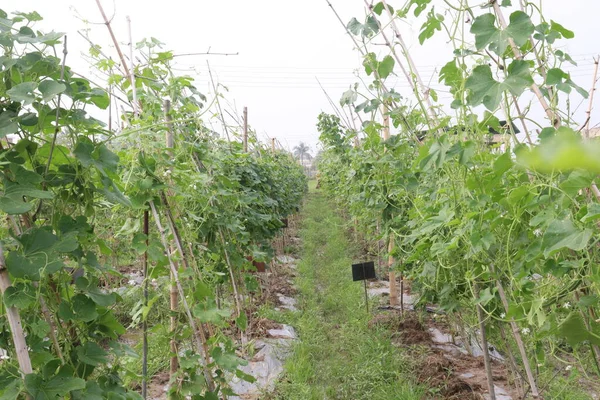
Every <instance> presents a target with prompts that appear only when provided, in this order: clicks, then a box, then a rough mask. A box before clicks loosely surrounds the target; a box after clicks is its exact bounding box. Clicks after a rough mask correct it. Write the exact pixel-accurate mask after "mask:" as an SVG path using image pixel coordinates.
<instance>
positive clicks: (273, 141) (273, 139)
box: [271, 138, 275, 153]
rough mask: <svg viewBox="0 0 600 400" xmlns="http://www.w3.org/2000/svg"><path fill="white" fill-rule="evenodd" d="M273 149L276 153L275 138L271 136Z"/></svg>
mask: <svg viewBox="0 0 600 400" xmlns="http://www.w3.org/2000/svg"><path fill="white" fill-rule="evenodd" d="M271 151H272V152H273V153H275V138H271Z"/></svg>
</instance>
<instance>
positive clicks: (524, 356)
mask: <svg viewBox="0 0 600 400" xmlns="http://www.w3.org/2000/svg"><path fill="white" fill-rule="evenodd" d="M492 272H494V271H493V267H492ZM496 288H497V289H498V294H499V295H500V300H502V305H503V306H504V310H505V311H506V313H508V312H509V305H508V300H507V299H506V293H505V292H504V287H503V286H502V283H501V282H500V279H499V278H497V279H496ZM510 326H511V328H512V333H513V336H514V338H515V341H516V342H517V347H518V349H519V353H520V354H521V358H522V360H523V367H524V368H525V374H527V381H528V382H529V387H530V388H531V396H532V397H533V398H534V399H538V398H539V397H540V394H539V391H538V388H537V385H536V383H535V378H534V376H533V372H532V370H531V365H530V363H529V358H528V357H527V351H526V350H525V344H524V343H523V339H522V338H521V333H520V332H519V326H518V325H517V323H516V322H515V320H514V318H511V319H510Z"/></svg>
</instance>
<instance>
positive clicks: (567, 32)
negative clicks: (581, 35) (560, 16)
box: [550, 20, 575, 39]
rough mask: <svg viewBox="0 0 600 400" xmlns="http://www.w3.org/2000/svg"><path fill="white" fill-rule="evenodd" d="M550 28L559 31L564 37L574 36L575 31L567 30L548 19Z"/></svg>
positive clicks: (570, 37) (571, 37)
mask: <svg viewBox="0 0 600 400" xmlns="http://www.w3.org/2000/svg"><path fill="white" fill-rule="evenodd" d="M550 29H551V30H553V31H556V32H558V33H560V34H561V35H562V37H564V38H565V39H573V38H574V37H575V33H573V31H570V30H568V29H567V28H565V27H564V26H562V25H561V24H559V23H558V22H555V21H553V20H550Z"/></svg>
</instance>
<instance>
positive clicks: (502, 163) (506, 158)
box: [494, 152, 513, 176]
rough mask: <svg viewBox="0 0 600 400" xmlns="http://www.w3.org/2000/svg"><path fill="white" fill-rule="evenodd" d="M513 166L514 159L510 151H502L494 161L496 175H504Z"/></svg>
mask: <svg viewBox="0 0 600 400" xmlns="http://www.w3.org/2000/svg"><path fill="white" fill-rule="evenodd" d="M512 166H513V160H512V158H511V157H510V153H509V152H505V153H502V155H500V156H499V157H498V158H496V160H495V161H494V172H495V173H496V175H498V176H500V175H503V174H504V173H505V172H506V171H508V170H509V169H511V167H512Z"/></svg>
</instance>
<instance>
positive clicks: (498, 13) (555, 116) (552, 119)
mask: <svg viewBox="0 0 600 400" xmlns="http://www.w3.org/2000/svg"><path fill="white" fill-rule="evenodd" d="M384 2H385V0H384ZM491 3H492V6H493V7H494V12H495V13H496V17H497V18H498V23H499V25H500V27H501V28H502V29H503V30H504V29H506V26H507V25H506V20H505V19H504V14H503V13H502V10H501V9H500V5H499V4H498V0H492V1H491ZM508 43H509V44H510V47H511V49H512V51H513V53H514V54H515V59H517V60H521V59H522V58H523V55H522V54H521V51H520V50H519V47H518V46H517V44H516V43H515V41H514V39H513V38H511V37H509V38H508ZM530 87H531V90H532V91H533V93H534V94H535V97H537V99H538V101H539V103H540V105H541V106H542V108H543V109H544V112H545V113H546V116H547V117H548V119H549V120H550V122H551V123H552V125H554V127H555V128H558V127H559V126H560V125H561V121H560V117H559V116H558V114H556V113H555V112H554V111H552V108H550V106H549V105H548V102H547V101H546V99H545V98H544V95H543V94H542V91H541V90H540V87H539V86H538V85H537V83H535V82H534V83H532V84H531V86H530Z"/></svg>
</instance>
